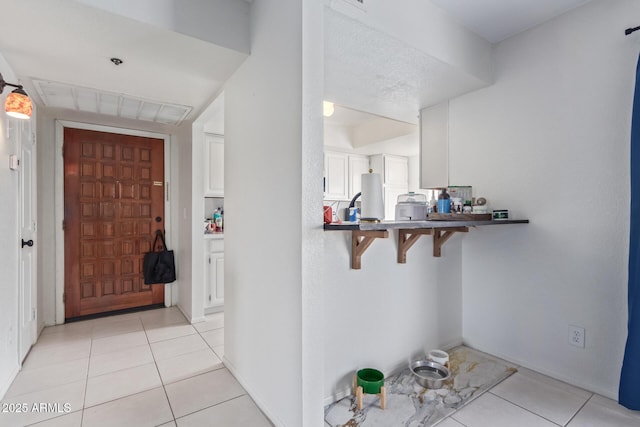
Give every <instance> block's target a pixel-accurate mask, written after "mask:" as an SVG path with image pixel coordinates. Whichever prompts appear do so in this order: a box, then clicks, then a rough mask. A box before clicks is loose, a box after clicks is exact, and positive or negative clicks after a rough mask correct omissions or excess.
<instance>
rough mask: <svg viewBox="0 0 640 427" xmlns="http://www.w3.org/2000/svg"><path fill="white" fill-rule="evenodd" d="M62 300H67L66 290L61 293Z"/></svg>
mask: <svg viewBox="0 0 640 427" xmlns="http://www.w3.org/2000/svg"><path fill="white" fill-rule="evenodd" d="M62 302H67V293H66V292H64V293H63V294H62Z"/></svg>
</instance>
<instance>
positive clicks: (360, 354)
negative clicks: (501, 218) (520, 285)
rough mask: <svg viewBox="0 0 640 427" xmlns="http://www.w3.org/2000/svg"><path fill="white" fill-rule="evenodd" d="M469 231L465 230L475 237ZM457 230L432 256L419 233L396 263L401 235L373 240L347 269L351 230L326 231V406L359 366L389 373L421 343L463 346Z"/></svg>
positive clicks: (419, 350)
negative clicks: (401, 260) (354, 265)
mask: <svg viewBox="0 0 640 427" xmlns="http://www.w3.org/2000/svg"><path fill="white" fill-rule="evenodd" d="M474 232H475V231H471V232H470V233H468V234H473V233H474ZM466 238H468V237H467V236H466V235H460V234H458V235H454V236H453V237H452V238H451V239H449V241H447V243H446V244H445V245H444V246H443V248H442V257H440V258H434V257H433V243H432V237H431V236H422V237H420V238H419V240H418V241H417V242H416V243H415V244H414V245H413V246H412V247H411V249H410V250H409V251H408V252H407V263H406V264H398V263H397V262H396V259H397V246H398V233H397V232H396V231H390V232H389V237H388V238H387V239H376V240H375V241H374V242H373V243H372V244H371V246H369V248H368V249H367V251H366V252H365V253H364V254H363V255H362V269H361V270H351V268H350V267H351V233H350V232H348V231H326V232H325V237H324V240H325V264H324V265H325V272H324V275H325V280H324V289H325V300H326V303H325V314H324V317H325V335H324V342H325V368H324V369H325V389H324V393H325V403H327V404H328V403H331V402H333V401H334V400H337V399H339V398H341V397H343V396H345V395H347V394H349V393H351V388H352V384H353V374H354V373H355V371H356V370H357V369H360V368H363V367H373V368H377V369H381V370H382V372H384V373H385V375H386V374H389V373H391V372H392V371H394V370H396V369H399V368H404V367H406V366H408V364H409V362H410V360H411V358H412V357H413V358H415V357H419V356H422V357H424V348H425V347H426V348H427V350H431V349H434V348H450V347H453V346H455V345H458V344H460V343H462V283H461V282H462V248H461V242H462V240H463V239H466Z"/></svg>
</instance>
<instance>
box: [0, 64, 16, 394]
mask: <svg viewBox="0 0 640 427" xmlns="http://www.w3.org/2000/svg"><path fill="white" fill-rule="evenodd" d="M0 73H1V74H2V77H3V78H4V79H5V80H6V81H9V82H16V81H17V79H16V77H15V74H14V73H13V70H12V69H11V68H10V67H9V64H8V63H7V62H6V61H5V59H4V57H3V56H2V55H0ZM9 93H11V88H10V87H7V88H5V90H4V93H3V94H2V96H0V102H1V103H2V105H4V101H5V99H6V97H7V95H8V94H9ZM7 128H9V130H7ZM7 133H9V136H7ZM11 135H12V133H11V128H10V122H9V119H8V118H7V116H6V114H4V111H3V112H2V113H0V165H2V166H0V197H1V198H2V200H3V201H4V203H5V206H4V207H3V208H2V209H0V241H2V242H4V243H3V244H2V245H0V271H2V286H0V398H1V397H2V396H4V394H5V393H6V391H7V389H8V388H9V385H10V384H11V382H12V381H13V378H14V377H15V375H16V374H17V373H18V369H19V368H20V361H19V360H18V248H19V246H18V244H19V240H18V239H19V228H18V208H17V206H18V172H17V171H12V170H10V169H9V156H10V155H12V154H15V155H19V154H20V153H19V152H18V146H17V143H16V140H15V136H14V137H11ZM14 135H15V134H14ZM11 242H13V244H11Z"/></svg>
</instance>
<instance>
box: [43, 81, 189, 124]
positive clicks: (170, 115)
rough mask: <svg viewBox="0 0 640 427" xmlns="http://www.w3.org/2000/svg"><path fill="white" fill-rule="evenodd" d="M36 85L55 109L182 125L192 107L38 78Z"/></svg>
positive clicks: (45, 100) (45, 99) (48, 104)
mask: <svg viewBox="0 0 640 427" xmlns="http://www.w3.org/2000/svg"><path fill="white" fill-rule="evenodd" d="M33 84H34V85H35V88H36V91H37V92H38V94H39V95H40V98H41V99H42V102H43V103H44V105H45V106H47V107H52V108H65V109H68V110H75V111H84V112H89V113H96V114H106V115H109V116H116V117H122V118H125V119H134V120H144V121H148V122H156V123H162V124H166V125H179V124H180V123H181V122H182V121H183V120H184V119H185V118H186V117H187V116H188V115H189V113H190V112H191V110H192V108H191V107H188V106H185V105H177V104H168V103H166V102H158V101H149V100H147V99H141V98H135V97H132V96H128V95H123V94H118V93H112V92H104V91H100V90H96V89H91V88H86V87H80V86H72V85H68V84H65V83H57V82H50V81H45V80H36V79H34V80H33Z"/></svg>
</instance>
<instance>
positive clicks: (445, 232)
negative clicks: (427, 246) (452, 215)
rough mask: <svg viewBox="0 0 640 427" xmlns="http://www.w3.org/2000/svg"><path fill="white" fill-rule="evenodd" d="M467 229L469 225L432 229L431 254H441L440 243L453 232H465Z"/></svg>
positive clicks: (437, 255) (442, 243)
mask: <svg viewBox="0 0 640 427" xmlns="http://www.w3.org/2000/svg"><path fill="white" fill-rule="evenodd" d="M468 231H469V227H451V228H436V229H434V230H433V256H435V257H439V256H442V245H444V244H445V242H446V241H447V240H449V238H450V237H451V236H453V233H455V232H459V233H466V232H468Z"/></svg>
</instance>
